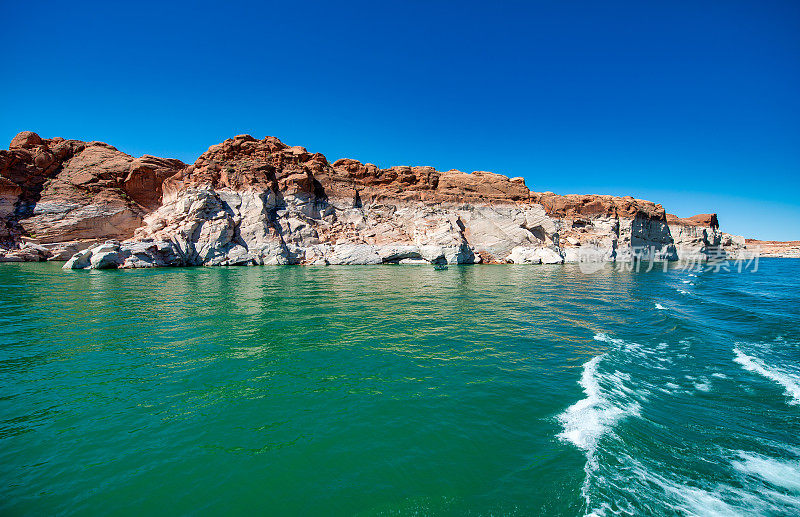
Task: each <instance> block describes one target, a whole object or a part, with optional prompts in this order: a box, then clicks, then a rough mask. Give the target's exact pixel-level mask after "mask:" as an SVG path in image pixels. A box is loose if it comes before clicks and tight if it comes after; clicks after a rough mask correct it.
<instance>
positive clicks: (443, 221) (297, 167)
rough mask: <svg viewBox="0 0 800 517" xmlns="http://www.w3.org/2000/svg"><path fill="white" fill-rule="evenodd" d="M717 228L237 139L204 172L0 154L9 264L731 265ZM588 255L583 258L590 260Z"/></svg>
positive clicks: (487, 177) (110, 159) (0, 235)
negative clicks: (725, 261)
mask: <svg viewBox="0 0 800 517" xmlns="http://www.w3.org/2000/svg"><path fill="white" fill-rule="evenodd" d="M745 247H746V243H745V240H744V239H743V238H741V237H738V236H732V235H728V234H725V233H722V232H721V231H720V230H719V223H718V221H717V216H716V215H715V214H702V215H698V216H694V217H691V218H688V219H680V218H677V217H675V216H673V215H671V214H667V213H666V212H665V211H664V208H663V207H662V206H661V205H658V204H655V203H652V202H650V201H644V200H640V199H634V198H632V197H615V196H608V195H558V194H554V193H552V192H533V191H531V190H529V189H528V187H527V186H526V185H525V182H524V180H523V179H522V178H508V177H506V176H503V175H500V174H494V173H491V172H484V171H476V172H472V173H469V174H468V173H464V172H460V171H456V170H450V171H437V170H435V169H434V168H432V167H409V166H397V167H390V168H388V169H381V168H379V167H378V166H376V165H373V164H371V163H361V162H359V161H356V160H351V159H346V158H345V159H340V160H337V161H335V162H333V163H330V162H328V160H327V159H326V158H325V156H323V155H322V154H320V153H311V152H308V151H307V150H306V149H305V148H303V147H299V146H288V145H286V144H284V143H282V142H281V141H280V140H278V139H277V138H274V137H266V138H264V139H262V140H257V139H255V138H253V137H251V136H249V135H239V136H236V137H234V138H231V139H228V140H226V141H224V142H222V143H220V144H216V145H213V146H211V147H210V148H209V149H208V150H207V151H206V152H205V153H203V154H202V155H201V156H200V157H199V158H198V159H197V161H195V163H194V164H191V165H187V164H185V163H183V162H181V161H180V160H175V159H165V158H157V157H154V156H148V155H145V156H142V157H140V158H134V157H132V156H129V155H127V154H125V153H123V152H121V151H119V150H117V149H116V148H114V147H112V146H111V145H108V144H105V143H102V142H82V141H78V140H65V139H63V138H52V139H43V138H41V137H39V135H37V134H36V133H33V132H30V131H24V132H22V133H20V134H18V135H17V136H16V137H14V139H13V140H12V141H11V143H10V145H9V148H8V150H0V261H27V260H30V261H39V260H64V261H67V263H66V265H65V266H64V267H65V268H75V269H82V268H117V267H121V268H129V267H153V266H189V265H258V264H268V265H271V264H313V265H327V264H379V263H398V262H400V263H480V262H483V263H536V264H540V263H563V262H574V261H578V260H582V258H581V257H582V256H586V253H588V252H587V250H590V251H591V253H592V254H593V256H595V257H597V258H598V260H602V261H629V260H631V259H632V257H633V256H634V255H636V253H637V250H640V249H643V248H646V249H647V250H649V251H648V253H649V254H650V255H649V257H651V258H654V259H657V260H677V259H678V258H679V257H680V256H681V255H682V254H697V255H699V256H700V257H702V258H705V259H707V258H709V257H718V256H720V255H721V254H724V255H727V256H731V255H736V254H737V253H740V252H741V251H742V250H744V249H745ZM582 254H583V255H582Z"/></svg>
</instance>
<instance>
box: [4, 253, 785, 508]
mask: <svg viewBox="0 0 800 517" xmlns="http://www.w3.org/2000/svg"><path fill="white" fill-rule="evenodd" d="M798 278H800V261H792V260H762V262H761V264H760V268H759V271H758V272H756V273H741V274H739V273H735V272H728V273H726V272H716V273H713V272H708V273H701V274H698V275H696V276H695V275H691V274H689V273H687V272H685V271H678V270H670V271H667V272H663V271H650V272H638V273H636V272H625V271H619V270H614V269H607V270H604V271H601V272H598V273H594V274H592V275H584V274H582V273H581V272H580V271H579V270H578V268H577V267H572V266H552V267H548V266H472V267H450V268H449V269H448V270H447V271H434V270H432V268H427V267H415V266H365V267H356V266H350V267H320V268H315V267H291V266H288V267H252V268H186V269H154V270H127V271H62V270H61V269H60V268H59V267H58V265H53V264H3V265H0V328H2V331H1V333H0V487H1V488H0V513H2V514H3V515H50V514H82V515H106V514H111V515H140V514H154V515H174V514H195V515H219V514H228V515H250V514H261V515H537V514H547V515H583V514H586V513H591V512H595V513H597V514H600V515H602V514H606V515H611V514H626V515H627V514H664V515H676V514H677V515H708V514H711V513H714V512H717V513H718V514H722V515H730V514H741V515H747V514H763V515H793V514H797V513H798V512H800V405H798V402H800V367H798V363H800V331H799V330H798V323H800V309H799V308H798V307H799V306H798V302H800V290H798V283H799V281H798Z"/></svg>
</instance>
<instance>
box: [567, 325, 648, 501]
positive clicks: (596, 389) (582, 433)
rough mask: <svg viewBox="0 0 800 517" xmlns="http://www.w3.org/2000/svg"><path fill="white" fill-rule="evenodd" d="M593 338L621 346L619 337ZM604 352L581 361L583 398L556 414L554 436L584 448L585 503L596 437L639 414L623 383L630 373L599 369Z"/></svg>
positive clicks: (595, 462)
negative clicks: (584, 361)
mask: <svg viewBox="0 0 800 517" xmlns="http://www.w3.org/2000/svg"><path fill="white" fill-rule="evenodd" d="M594 339H596V340H597V341H605V342H608V343H611V344H614V345H618V346H619V345H621V344H622V343H623V342H622V341H621V340H617V339H613V338H611V337H609V336H608V335H607V334H597V335H595V336H594ZM607 356H608V354H601V355H598V356H596V357H593V358H592V359H590V360H589V361H587V362H586V363H584V364H583V373H582V374H581V378H580V381H578V384H580V386H581V387H582V388H583V393H584V394H585V395H586V398H583V399H581V400H579V401H578V402H576V403H574V404H572V405H571V406H569V407H568V408H567V409H566V410H565V411H564V412H563V413H561V414H560V415H558V417H557V418H558V421H559V422H560V423H561V425H562V428H563V430H562V432H560V433H559V434H558V435H557V436H558V438H559V439H560V440H562V441H565V442H569V443H571V444H572V445H574V446H575V447H577V448H579V449H581V450H582V451H584V454H585V456H586V465H585V466H584V471H585V472H586V477H585V478H584V482H583V486H582V488H581V493H582V495H583V498H584V500H585V501H586V504H587V506H589V505H590V504H591V502H590V496H589V490H590V484H591V482H592V479H593V477H594V473H595V472H596V471H597V470H598V469H599V468H600V464H599V461H598V459H597V451H598V446H599V443H600V440H601V439H602V438H603V437H604V436H606V435H609V434H612V433H613V429H614V426H615V425H616V424H617V423H618V422H619V421H621V420H622V419H624V418H627V417H630V416H639V415H640V410H641V406H640V404H639V403H638V402H637V401H636V400H633V399H632V398H631V397H630V395H631V393H632V390H631V389H630V388H628V387H627V386H625V382H626V381H629V380H630V376H628V375H627V374H625V373H623V372H620V371H619V370H615V371H613V372H605V373H604V372H600V371H599V365H600V362H601V361H603V359H604V358H606V357H607ZM598 511H599V513H594V514H592V515H598V514H599V515H602V514H603V512H602V510H597V511H596V512H598Z"/></svg>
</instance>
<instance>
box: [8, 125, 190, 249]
mask: <svg viewBox="0 0 800 517" xmlns="http://www.w3.org/2000/svg"><path fill="white" fill-rule="evenodd" d="M185 166H186V165H185V164H184V163H183V162H181V161H179V160H164V159H161V158H156V157H153V156H142V157H141V158H133V157H132V156H129V155H127V154H125V153H122V152H120V151H118V150H117V149H116V148H114V147H112V146H110V145H108V144H104V143H102V142H81V141H78V140H64V139H63V138H52V139H42V138H40V137H39V135H37V134H36V133H32V132H30V131H25V132H22V133H20V134H19V135H17V136H16V137H14V139H13V140H12V141H11V144H10V145H9V149H8V150H0V244H2V246H3V248H4V249H5V250H6V251H5V252H4V253H3V255H4V256H16V255H19V253H17V252H15V251H14V250H18V249H22V247H23V246H24V245H25V244H26V243H27V244H29V245H32V244H37V245H41V246H43V247H44V248H43V249H45V250H46V251H45V252H44V253H45V255H43V256H47V257H52V258H55V259H63V256H64V254H66V253H69V254H70V255H71V254H72V253H75V252H76V251H77V250H78V249H79V248H81V247H85V246H88V245H90V244H92V243H96V242H102V241H105V240H106V239H112V238H113V239H127V238H129V237H131V236H133V232H134V230H135V229H136V228H138V227H139V226H141V224H142V219H143V217H144V216H145V215H146V214H147V213H148V212H149V211H151V210H153V209H155V208H157V207H158V206H160V204H161V185H162V183H163V181H164V180H165V179H166V178H167V177H169V176H171V175H173V174H175V173H176V172H178V171H179V170H181V169H183V168H184V167H185ZM23 237H27V239H26V240H23V239H22V238H23ZM0 260H3V257H0Z"/></svg>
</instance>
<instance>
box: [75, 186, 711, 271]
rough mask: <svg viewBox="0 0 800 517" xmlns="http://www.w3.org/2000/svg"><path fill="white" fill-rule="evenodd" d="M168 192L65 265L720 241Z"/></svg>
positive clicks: (646, 228) (618, 222) (521, 256)
mask: <svg viewBox="0 0 800 517" xmlns="http://www.w3.org/2000/svg"><path fill="white" fill-rule="evenodd" d="M167 199H168V201H169V202H167V203H166V204H164V205H163V206H161V207H160V208H159V209H158V210H156V211H154V212H152V213H150V214H149V215H147V216H146V217H145V218H144V224H143V226H141V227H140V228H138V229H136V231H135V233H134V238H133V239H131V240H129V241H125V242H122V243H116V242H107V243H104V244H99V245H96V246H94V247H92V248H89V249H88V250H84V251H79V252H78V253H76V254H75V255H74V256H73V257H72V258H71V259H70V260H69V262H68V263H67V264H66V265H65V266H64V267H65V268H74V269H82V268H110V267H120V268H137V267H154V266H168V265H187V266H199V265H207V266H212V265H283V264H308V265H355V264H364V265H368V264H381V263H429V264H430V263H434V264H436V263H441V264H473V263H479V262H481V261H483V260H484V259H486V260H491V261H495V262H513V263H515V264H560V263H563V262H565V261H567V262H576V261H579V259H580V253H579V252H578V251H577V250H582V249H592V250H596V251H597V252H598V253H599V254H600V255H599V256H601V257H603V259H604V260H608V261H614V260H616V261H625V260H632V258H631V257H632V256H633V253H634V252H635V250H637V249H639V248H642V247H645V248H647V249H648V250H651V251H649V253H652V254H654V256H655V257H656V259H658V260H675V259H677V253H676V246H675V244H676V240H675V239H674V238H673V235H676V234H677V235H678V236H679V239H680V242H681V243H690V244H692V245H694V246H701V247H702V246H706V247H708V246H710V245H713V243H714V242H716V245H719V244H720V243H719V238H718V236H712V237H711V241H709V234H708V233H705V234H704V233H702V232H700V231H699V230H697V231H695V230H687V229H686V228H684V227H676V228H671V227H670V226H668V225H667V223H666V222H663V221H655V220H649V219H624V218H616V217H608V216H603V217H597V218H594V219H590V220H588V221H571V220H560V219H555V218H551V217H549V216H548V215H547V214H546V212H545V210H544V208H543V207H542V206H541V205H537V204H530V203H526V204H517V205H513V204H506V205H489V204H486V205H456V204H449V205H445V204H434V205H426V204H423V203H421V202H402V203H401V202H392V203H389V202H387V203H373V204H369V205H365V206H363V207H358V208H354V207H353V206H352V201H350V200H330V201H327V200H324V201H323V200H319V199H316V198H313V197H304V195H287V196H285V197H282V198H280V199H279V198H277V197H276V195H275V194H274V193H273V192H272V191H267V192H257V191H252V190H248V191H231V190H224V191H215V190H211V189H207V188H206V189H204V188H192V189H187V190H185V191H182V192H180V193H179V194H176V195H170V196H169V197H168V198H167ZM709 230H710V229H709ZM693 232H694V233H693ZM697 232H700V233H697ZM715 235H716V234H715ZM562 236H563V237H562Z"/></svg>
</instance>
